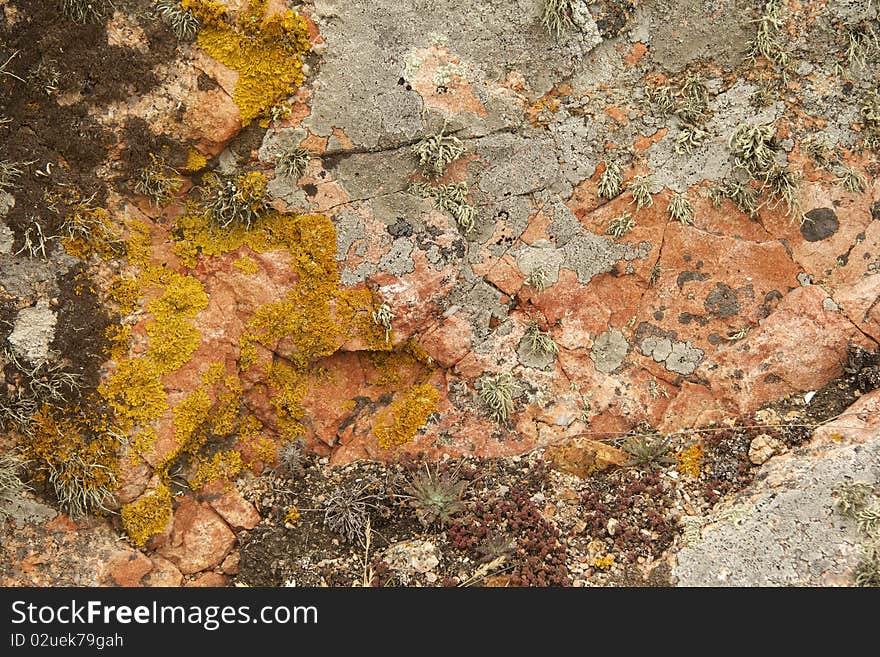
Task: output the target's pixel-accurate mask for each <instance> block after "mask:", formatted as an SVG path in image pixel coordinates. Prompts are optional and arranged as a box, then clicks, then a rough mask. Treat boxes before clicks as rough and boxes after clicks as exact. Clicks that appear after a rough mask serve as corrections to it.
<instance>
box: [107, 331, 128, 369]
mask: <svg viewBox="0 0 880 657" xmlns="http://www.w3.org/2000/svg"><path fill="white" fill-rule="evenodd" d="M104 336H105V337H106V338H107V343H108V344H107V355H108V356H109V357H110V360H116V361H119V360H122V359H123V358H125V356H126V354H128V347H129V344H130V343H131V327H130V326H128V325H123V324H111V325H110V326H108V327H107V328H106V329H105V330H104Z"/></svg>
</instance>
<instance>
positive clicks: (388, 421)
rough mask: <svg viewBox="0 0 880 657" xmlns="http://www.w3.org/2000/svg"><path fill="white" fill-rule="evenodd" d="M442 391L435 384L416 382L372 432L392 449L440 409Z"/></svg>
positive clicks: (393, 404) (398, 397)
mask: <svg viewBox="0 0 880 657" xmlns="http://www.w3.org/2000/svg"><path fill="white" fill-rule="evenodd" d="M439 402H440V393H439V392H437V390H436V388H434V387H433V386H432V385H430V384H427V383H423V384H420V385H415V386H413V387H412V388H410V389H409V390H407V391H406V392H405V393H403V395H398V396H397V398H395V400H394V401H393V402H391V406H389V408H388V411H387V414H386V416H385V417H384V418H383V419H382V420H381V421H380V422H379V424H378V426H376V427H374V429H373V433H374V434H375V435H376V439H377V440H378V442H379V447H381V448H382V449H391V448H392V447H397V446H399V445H405V444H407V443H408V442H410V441H412V439H413V437H415V435H416V432H417V431H418V430H419V429H420V428H422V427H423V426H424V424H425V422H427V420H428V418H429V417H430V416H431V414H432V413H433V412H434V411H436V410H437V404H438V403H439Z"/></svg>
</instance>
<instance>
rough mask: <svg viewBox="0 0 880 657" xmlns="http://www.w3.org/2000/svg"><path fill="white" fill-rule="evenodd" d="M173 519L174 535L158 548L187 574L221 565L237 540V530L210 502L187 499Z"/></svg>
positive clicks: (161, 553)
mask: <svg viewBox="0 0 880 657" xmlns="http://www.w3.org/2000/svg"><path fill="white" fill-rule="evenodd" d="M173 522H174V525H173V528H172V530H171V538H170V540H169V541H168V544H167V545H164V546H163V547H161V548H160V549H159V550H158V552H159V554H160V555H162V556H163V557H165V558H166V559H168V560H169V561H171V562H172V563H173V564H174V565H175V566H177V568H178V569H179V570H180V572H181V573H183V574H184V575H190V574H192V573H197V572H199V571H201V570H206V569H208V568H213V567H214V566H216V565H218V564H219V563H220V562H222V561H223V559H224V558H225V557H226V555H227V554H228V553H229V551H230V550H231V549H232V546H233V545H234V544H235V534H233V533H232V530H231V529H229V526H228V525H227V524H226V523H225V522H224V521H223V518H221V517H220V516H219V515H218V514H217V513H216V512H215V511H214V510H213V509H212V508H211V507H210V506H209V505H208V504H204V503H199V502H196V501H195V500H193V499H191V498H187V499H185V500H183V501H182V502H181V504H180V506H179V507H178V508H177V511H175V512H174V521H173Z"/></svg>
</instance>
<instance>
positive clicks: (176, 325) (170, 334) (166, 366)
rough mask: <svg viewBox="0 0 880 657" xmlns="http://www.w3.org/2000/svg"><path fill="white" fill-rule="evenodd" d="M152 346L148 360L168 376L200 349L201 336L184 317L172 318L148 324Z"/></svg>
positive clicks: (148, 350) (148, 351)
mask: <svg viewBox="0 0 880 657" xmlns="http://www.w3.org/2000/svg"><path fill="white" fill-rule="evenodd" d="M146 330H147V335H148V336H149V338H150V346H149V348H148V349H147V358H149V359H151V360H152V361H153V362H154V363H155V364H156V367H157V368H158V371H159V372H160V373H161V374H167V373H169V372H173V371H175V370H177V369H180V368H181V367H182V366H183V365H185V364H186V363H187V362H188V361H189V359H190V357H191V356H192V355H193V352H194V351H195V350H196V349H197V348H198V346H199V341H200V338H201V334H200V333H199V331H198V329H197V328H195V327H194V326H193V325H192V323H191V322H189V321H188V320H186V319H183V318H182V317H171V318H168V319H166V320H165V321H163V322H147V325H146Z"/></svg>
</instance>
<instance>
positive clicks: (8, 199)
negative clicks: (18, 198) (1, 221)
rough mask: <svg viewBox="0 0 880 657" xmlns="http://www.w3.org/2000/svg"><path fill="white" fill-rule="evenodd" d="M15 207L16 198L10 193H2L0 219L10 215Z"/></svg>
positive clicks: (0, 195) (0, 192)
mask: <svg viewBox="0 0 880 657" xmlns="http://www.w3.org/2000/svg"><path fill="white" fill-rule="evenodd" d="M14 207H15V197H14V196H13V195H12V194H10V193H9V192H3V191H0V218H2V217H5V216H6V215H7V214H9V211H10V210H11V209H12V208H14Z"/></svg>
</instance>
